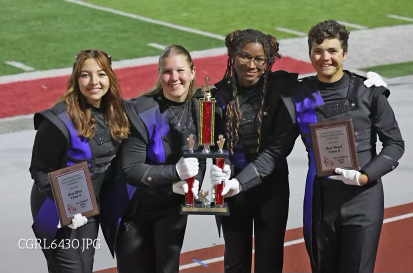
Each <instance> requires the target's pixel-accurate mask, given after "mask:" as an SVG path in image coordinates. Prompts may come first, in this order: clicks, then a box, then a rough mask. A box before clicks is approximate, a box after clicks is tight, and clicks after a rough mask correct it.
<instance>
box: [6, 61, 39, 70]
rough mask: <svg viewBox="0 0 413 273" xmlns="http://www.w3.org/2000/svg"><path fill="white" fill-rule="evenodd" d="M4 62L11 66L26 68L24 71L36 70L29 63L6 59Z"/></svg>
mask: <svg viewBox="0 0 413 273" xmlns="http://www.w3.org/2000/svg"><path fill="white" fill-rule="evenodd" d="M4 63H5V64H7V65H10V66H14V67H17V68H19V69H21V70H24V71H33V70H34V68H33V67H31V66H28V65H25V64H22V63H19V62H15V61H5V62H4Z"/></svg>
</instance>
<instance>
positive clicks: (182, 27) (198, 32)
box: [63, 0, 225, 41]
mask: <svg viewBox="0 0 413 273" xmlns="http://www.w3.org/2000/svg"><path fill="white" fill-rule="evenodd" d="M63 1H66V2H69V3H73V4H77V5H80V6H85V7H88V8H91V9H96V10H102V11H106V12H110V13H113V14H117V15H121V16H124V17H129V18H133V19H136V20H140V21H143V22H147V23H152V24H156V25H161V26H164V27H169V28H173V29H177V30H181V31H184V32H189V33H194V34H198V35H201V36H205V37H209V38H214V39H218V40H222V41H223V40H224V39H225V37H224V36H222V35H218V34H214V33H210V32H206V31H202V30H198V29H194V28H189V27H184V26H180V25H175V24H171V23H167V22H164V21H159V20H155V19H151V18H148V17H143V16H139V15H136V14H132V13H127V12H123V11H120V10H116V9H111V8H107V7H102V6H98V5H93V4H89V3H85V2H82V1H77V0H63Z"/></svg>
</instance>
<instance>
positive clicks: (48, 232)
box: [32, 111, 92, 240]
mask: <svg viewBox="0 0 413 273" xmlns="http://www.w3.org/2000/svg"><path fill="white" fill-rule="evenodd" d="M58 117H59V118H60V120H62V121H63V123H64V124H65V125H66V127H67V129H68V131H69V135H70V136H69V138H70V140H69V141H70V145H69V147H70V148H69V149H68V151H67V154H68V156H69V157H72V158H75V159H79V160H88V159H91V158H92V152H91V151H90V147H89V144H88V141H87V139H85V138H83V137H79V136H78V134H77V131H76V129H75V128H74V127H73V124H72V122H71V120H70V119H69V117H68V116H67V114H66V111H64V112H62V113H60V114H59V115H58ZM73 164H74V163H73V162H70V161H68V162H67V165H68V166H69V165H73ZM58 223H59V216H58V214H57V210H56V204H55V202H54V200H52V199H50V198H47V199H46V200H45V201H44V202H43V204H42V206H41V207H40V209H39V211H38V212H37V214H36V217H35V219H34V223H33V225H32V227H33V231H34V233H35V235H36V237H37V238H47V239H48V240H49V239H51V240H53V239H54V238H55V236H56V232H57V224H58Z"/></svg>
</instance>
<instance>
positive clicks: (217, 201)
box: [215, 158, 225, 206]
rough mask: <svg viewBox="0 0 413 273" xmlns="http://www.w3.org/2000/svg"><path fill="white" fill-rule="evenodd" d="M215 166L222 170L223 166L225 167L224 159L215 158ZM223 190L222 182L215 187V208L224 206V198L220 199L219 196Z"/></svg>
mask: <svg viewBox="0 0 413 273" xmlns="http://www.w3.org/2000/svg"><path fill="white" fill-rule="evenodd" d="M215 165H217V166H218V167H219V168H221V169H224V165H225V160H224V158H216V159H215ZM223 188H224V181H222V183H221V184H219V185H216V186H215V205H216V206H222V205H224V197H222V194H221V192H222V190H223Z"/></svg>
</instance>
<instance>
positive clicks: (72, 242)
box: [46, 220, 100, 273]
mask: <svg viewBox="0 0 413 273" xmlns="http://www.w3.org/2000/svg"><path fill="white" fill-rule="evenodd" d="M98 230H99V222H98V221H93V220H92V221H91V222H88V223H87V224H86V225H84V226H82V227H80V228H78V229H75V230H73V229H70V228H68V227H63V228H61V229H59V230H58V232H57V235H56V241H55V242H56V245H57V247H56V248H55V249H49V250H47V251H46V253H47V254H46V257H47V266H48V269H49V272H50V273H91V272H92V270H93V260H94V256H95V247H100V242H97V241H96V238H97V236H98ZM62 240H63V242H62ZM61 242H62V243H61ZM60 243H61V245H60V246H59V244H60Z"/></svg>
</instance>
